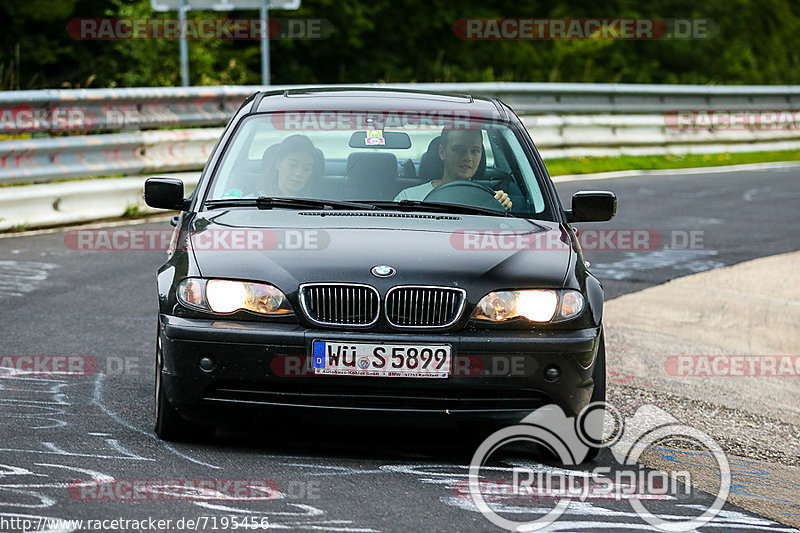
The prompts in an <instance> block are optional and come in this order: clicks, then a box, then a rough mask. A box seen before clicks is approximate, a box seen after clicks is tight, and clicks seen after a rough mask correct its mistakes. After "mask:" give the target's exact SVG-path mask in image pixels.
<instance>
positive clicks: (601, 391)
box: [583, 333, 606, 462]
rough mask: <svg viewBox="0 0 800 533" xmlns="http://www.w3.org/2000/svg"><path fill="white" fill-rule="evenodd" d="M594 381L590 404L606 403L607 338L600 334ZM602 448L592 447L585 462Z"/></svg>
mask: <svg viewBox="0 0 800 533" xmlns="http://www.w3.org/2000/svg"><path fill="white" fill-rule="evenodd" d="M592 380H593V381H594V390H593V391H592V397H591V398H590V399H589V403H595V402H603V403H605V401H606V337H605V333H600V345H599V346H598V347H597V358H596V360H595V362H594V371H593V372H592ZM600 449H601V448H595V447H591V448H589V452H588V453H587V454H586V458H585V459H584V460H583V461H584V462H587V461H593V460H594V459H595V458H596V457H597V454H598V453H600Z"/></svg>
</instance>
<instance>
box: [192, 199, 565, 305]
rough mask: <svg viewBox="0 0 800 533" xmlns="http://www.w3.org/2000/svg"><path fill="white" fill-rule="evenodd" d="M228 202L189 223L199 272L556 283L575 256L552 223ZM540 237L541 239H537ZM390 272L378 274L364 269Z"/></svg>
mask: <svg viewBox="0 0 800 533" xmlns="http://www.w3.org/2000/svg"><path fill="white" fill-rule="evenodd" d="M321 213H322V212H321V211H307V212H302V211H301V212H298V211H289V210H268V211H266V210H264V211H260V210H255V209H232V210H228V211H224V212H219V211H209V212H202V213H200V214H199V215H198V216H197V217H196V218H194V219H193V220H192V221H191V223H190V227H189V229H190V234H191V235H192V237H193V238H192V248H193V251H194V254H195V259H196V261H197V265H198V269H199V271H200V272H201V275H202V276H204V277H207V278H229V279H243V280H252V281H265V282H268V283H272V284H274V285H276V286H277V287H279V288H281V289H282V290H284V291H288V292H292V291H294V290H296V288H297V287H298V286H299V285H300V284H301V283H309V282H355V283H368V284H371V285H374V286H376V287H378V288H379V289H381V288H382V287H384V288H388V287H390V286H395V285H401V284H425V285H441V286H448V287H454V286H456V287H462V288H469V287H473V288H474V289H476V290H478V289H480V290H486V291H487V292H488V291H490V290H496V289H502V288H517V287H519V288H526V287H529V288H530V287H543V288H557V287H561V286H562V285H563V283H564V279H565V275H566V271H567V268H569V265H570V264H571V258H570V254H571V253H573V252H572V251H571V248H570V246H569V243H568V237H567V235H566V232H564V231H563V230H562V228H560V227H559V225H558V224H557V223H555V222H544V221H536V222H535V223H534V222H532V221H530V220H527V219H521V218H511V217H492V216H473V215H450V214H445V215H442V214H436V213H434V214H428V213H425V214H421V213H404V212H393V211H377V212H376V211H354V212H342V211H330V212H328V213H326V214H325V215H322V214H321ZM543 243H546V244H543ZM376 265H387V266H390V267H392V268H393V269H395V274H394V275H392V276H391V277H387V278H378V277H376V276H374V275H373V274H372V273H371V269H372V267H374V266H376Z"/></svg>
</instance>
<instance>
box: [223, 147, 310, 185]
mask: <svg viewBox="0 0 800 533" xmlns="http://www.w3.org/2000/svg"><path fill="white" fill-rule="evenodd" d="M262 165H263V170H264V175H265V176H264V179H263V181H260V182H259V183H255V184H253V183H252V181H251V182H250V186H242V187H241V188H234V189H229V190H227V191H225V193H224V194H223V195H222V198H242V197H243V196H244V197H251V196H276V197H294V198H302V197H304V196H307V195H308V194H309V189H310V188H311V185H312V184H313V182H314V181H315V178H318V177H320V176H322V172H323V170H324V166H325V157H324V155H323V154H322V151H321V150H319V149H318V148H316V147H314V143H313V142H311V139H309V138H308V137H306V136H305V135H291V136H289V137H286V138H285V139H284V140H283V141H282V142H281V143H279V144H273V145H272V146H270V147H269V148H267V149H266V150H265V151H264V155H263V157H262Z"/></svg>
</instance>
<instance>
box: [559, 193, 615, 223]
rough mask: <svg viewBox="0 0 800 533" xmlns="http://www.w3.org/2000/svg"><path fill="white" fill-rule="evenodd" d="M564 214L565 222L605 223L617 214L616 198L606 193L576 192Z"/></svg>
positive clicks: (612, 194)
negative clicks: (570, 205)
mask: <svg viewBox="0 0 800 533" xmlns="http://www.w3.org/2000/svg"><path fill="white" fill-rule="evenodd" d="M566 213H567V222H606V221H608V220H611V219H612V218H614V215H616V214H617V196H616V195H615V194H614V193H613V192H608V191H578V192H576V193H575V194H573V195H572V209H569V210H567V211H566Z"/></svg>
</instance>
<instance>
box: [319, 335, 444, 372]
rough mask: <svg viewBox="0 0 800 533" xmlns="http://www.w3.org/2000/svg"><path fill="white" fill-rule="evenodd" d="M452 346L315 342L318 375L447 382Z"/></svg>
mask: <svg viewBox="0 0 800 533" xmlns="http://www.w3.org/2000/svg"><path fill="white" fill-rule="evenodd" d="M451 353H452V350H451V346H450V345H449V344H371V343H356V342H331V341H316V340H315V341H314V343H313V361H312V362H313V366H314V373H315V374H329V375H340V376H381V377H397V378H440V379H441V378H447V377H448V376H449V375H450V369H451V366H452V355H451Z"/></svg>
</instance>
